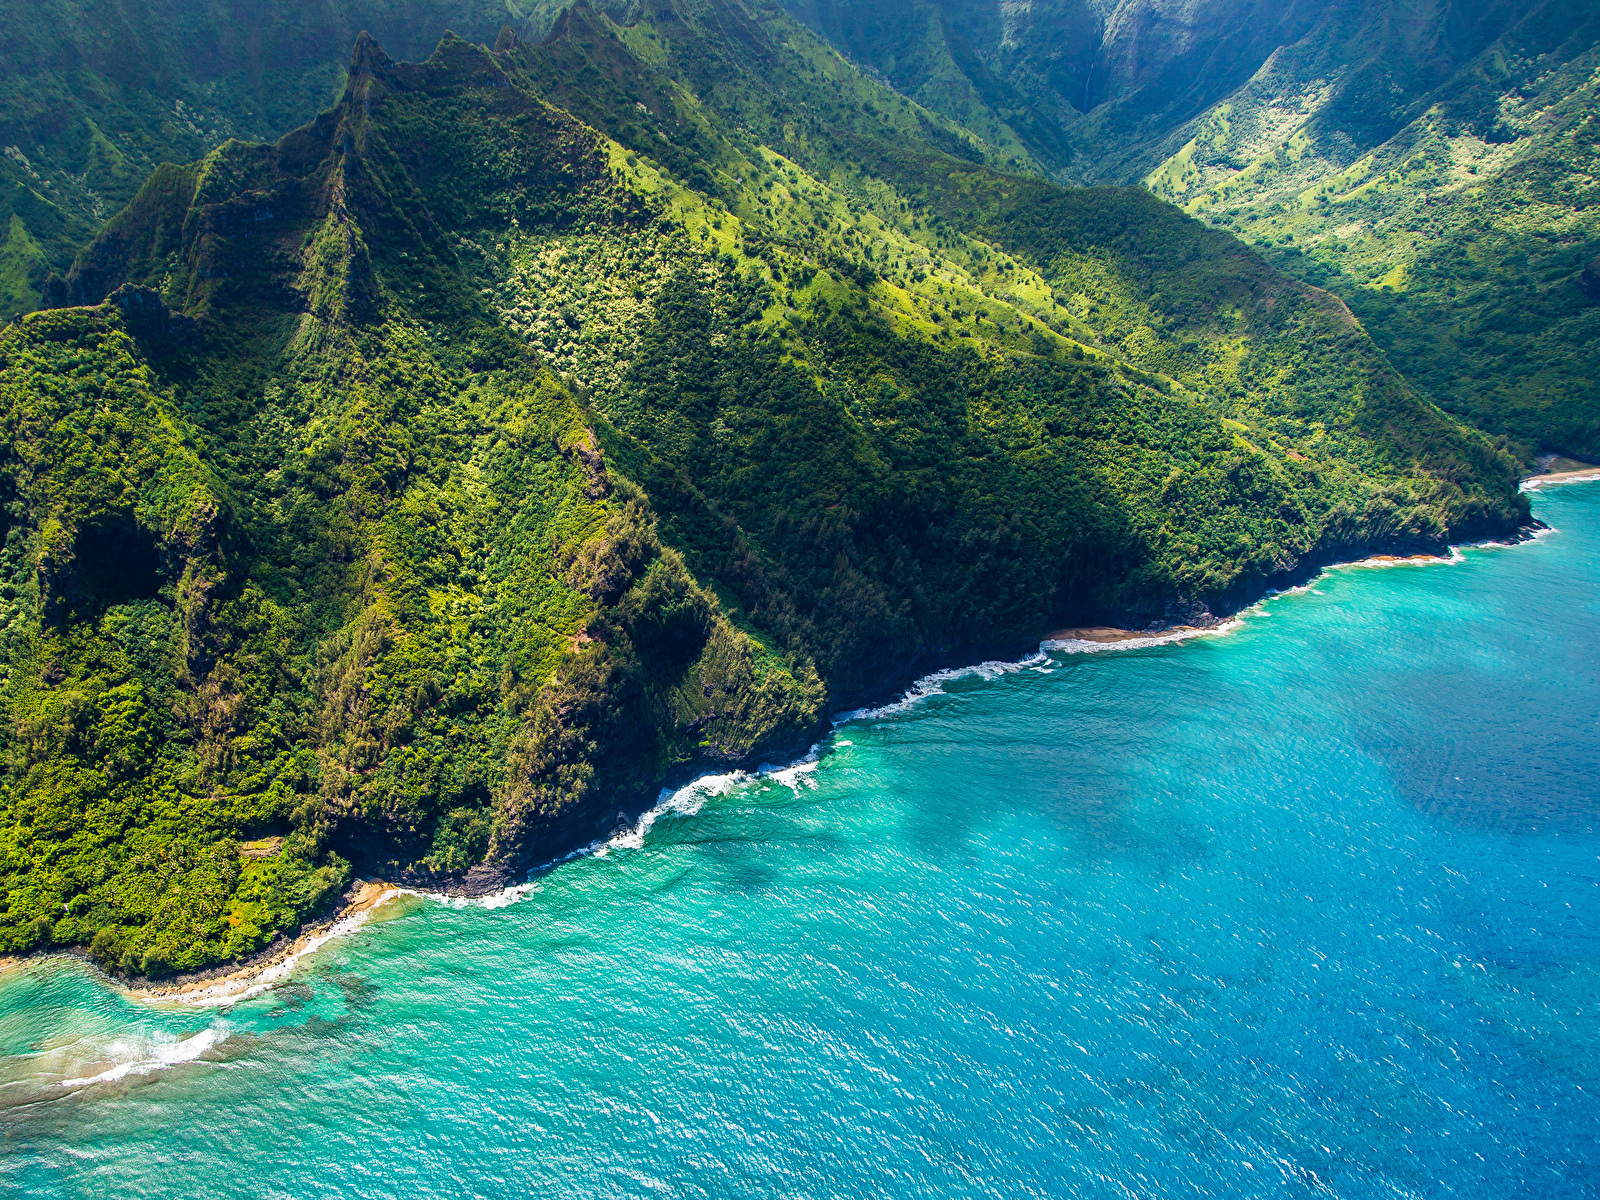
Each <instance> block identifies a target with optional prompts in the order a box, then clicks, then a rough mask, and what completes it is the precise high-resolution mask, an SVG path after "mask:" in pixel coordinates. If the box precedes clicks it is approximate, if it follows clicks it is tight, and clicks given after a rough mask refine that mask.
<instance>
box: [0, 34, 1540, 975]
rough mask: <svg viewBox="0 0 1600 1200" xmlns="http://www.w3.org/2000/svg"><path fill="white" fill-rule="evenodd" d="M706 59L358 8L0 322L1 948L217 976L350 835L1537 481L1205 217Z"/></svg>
mask: <svg viewBox="0 0 1600 1200" xmlns="http://www.w3.org/2000/svg"><path fill="white" fill-rule="evenodd" d="M658 16H659V14H658ZM739 28H740V30H741V31H742V32H741V33H740V36H741V37H748V38H751V39H756V40H757V44H759V45H765V47H766V49H765V50H763V53H764V54H766V55H767V57H766V58H765V59H763V60H761V61H762V64H763V65H762V68H761V69H762V72H763V73H764V74H765V75H766V76H767V77H768V78H769V80H771V81H773V82H772V83H771V88H778V87H784V86H789V83H792V86H793V87H794V88H795V89H796V91H797V93H799V94H800V95H801V96H802V97H804V96H806V95H812V96H816V97H822V96H825V95H834V96H837V95H838V93H839V88H840V83H839V79H840V77H841V73H843V72H846V68H845V67H844V66H843V64H842V63H841V62H840V60H838V59H837V57H836V56H835V57H831V58H829V59H827V61H826V64H825V65H826V71H823V70H822V68H820V67H817V66H816V63H815V62H812V60H810V59H805V58H804V57H803V55H801V52H800V51H794V50H787V51H785V50H783V49H782V48H781V47H775V46H773V45H771V44H767V43H760V42H759V38H760V37H761V36H762V34H761V27H760V26H758V25H754V24H749V25H747V26H740V27H739ZM802 49H804V47H802ZM746 51H748V47H746ZM811 52H812V51H811V50H805V53H806V54H809V53H811ZM786 54H787V55H789V57H787V58H786V57H785V55H786ZM727 55H728V43H727V42H726V41H718V40H716V39H715V38H713V37H712V35H711V34H710V33H709V32H708V31H707V30H706V29H705V27H704V26H703V25H696V24H695V23H694V22H693V21H692V20H690V19H688V18H684V17H683V16H682V14H678V16H676V17H674V19H673V20H672V21H661V20H657V21H656V22H655V23H654V24H647V23H645V22H642V21H641V22H639V23H637V24H635V25H632V26H620V25H616V24H614V23H612V22H611V21H610V20H609V18H605V17H602V16H599V15H596V14H593V13H590V12H588V11H587V10H582V9H580V10H575V11H574V12H573V13H572V14H570V15H569V18H568V19H567V20H565V21H564V22H563V23H562V24H561V25H560V26H559V27H558V29H557V31H556V37H555V38H554V40H552V41H551V42H549V43H548V44H545V45H539V46H534V45H528V44H525V43H522V42H519V41H518V40H517V39H516V38H515V37H513V36H507V37H505V38H503V39H502V41H501V43H500V45H499V46H498V49H497V51H490V50H488V49H485V48H483V47H481V46H475V45H472V44H469V43H467V42H464V41H461V40H458V39H455V38H446V40H445V41H444V42H442V43H441V44H440V46H439V48H438V49H437V50H436V51H435V52H434V54H433V55H432V57H431V58H430V59H429V60H428V61H427V62H426V63H422V64H418V65H409V64H396V63H393V62H391V61H389V59H388V58H387V57H386V56H385V55H384V54H383V52H382V51H381V50H380V49H379V48H378V47H377V45H376V44H375V43H374V42H373V41H371V40H370V39H367V38H363V39H362V40H361V41H360V42H358V44H357V46H356V50H355V54H354V57H353V59H352V62H351V66H350V72H349V81H348V84H347V87H346V89H345V92H344V94H343V98H342V99H341V101H340V103H339V104H338V106H337V107H336V108H334V109H333V110H332V111H330V112H328V113H325V114H324V115H323V116H321V117H319V118H318V119H317V120H316V121H314V122H313V123H312V124H310V125H308V126H306V127H305V128H303V129H300V130H297V131H296V132H294V133H291V134H289V135H288V136H286V137H284V138H283V139H282V140H281V141H279V142H278V143H276V144H275V145H270V146H267V145H254V144H247V143H243V142H238V141H230V142H228V143H226V144H224V145H223V146H222V147H220V148H219V149H218V150H216V151H214V152H213V153H211V154H210V155H208V156H207V157H206V158H205V159H203V160H202V161H200V162H198V163H195V164H192V165H190V166H184V167H177V166H164V167H161V168H159V169H158V170H157V171H156V172H155V173H154V174H153V175H152V176H151V177H150V179H149V181H148V182H147V183H146V184H145V186H144V187H143V189H142V190H141V191H140V193H139V194H138V196H137V197H136V199H135V200H134V201H133V202H132V203H131V204H130V205H129V207H128V208H127V209H126V210H125V211H124V212H122V213H121V214H120V215H119V216H118V217H116V218H115V219H114V220H112V221H111V222H110V223H109V224H108V226H107V227H106V228H105V230H104V231H103V232H102V233H101V234H100V236H99V237H98V238H96V240H95V241H94V242H93V243H92V244H91V245H90V246H88V247H87V248H86V249H85V250H84V251H83V252H82V253H81V254H80V255H79V257H78V259H77V261H76V263H75V264H74V266H73V268H72V270H71V272H70V273H69V274H68V275H66V276H65V277H58V278H56V279H54V280H53V281H52V282H51V285H50V290H51V297H50V298H51V301H52V303H54V304H55V305H57V306H58V307H55V308H53V309H51V310H48V311H43V312H38V313H34V314H32V315H30V316H28V317H26V318H23V319H21V320H20V321H19V322H16V323H13V324H12V325H10V326H8V327H7V328H6V329H5V330H4V332H3V334H0V420H3V421H4V423H5V424H4V428H5V437H4V458H3V460H0V467H3V470H0V487H3V488H4V502H5V505H4V510H3V511H4V513H5V521H6V528H5V541H4V559H3V563H4V569H5V582H4V585H3V592H0V596H3V600H4V605H5V607H4V609H3V613H4V622H5V624H4V639H5V641H4V653H5V662H6V668H7V670H6V675H5V684H4V699H5V705H6V715H7V722H6V726H5V736H6V756H7V757H6V774H5V777H4V793H3V803H4V813H3V827H0V872H3V873H4V882H5V889H6V908H5V910H4V913H3V914H0V946H3V948H5V949H8V950H12V951H18V950H29V949H34V948H38V947H42V946H49V945H71V944H80V945H87V946H88V947H89V948H90V951H91V953H92V954H93V955H94V956H95V957H96V958H97V959H98V960H99V961H101V962H102V963H104V964H106V965H108V966H110V967H112V968H114V969H117V970H120V971H123V972H127V973H133V974H163V973H170V972H171V971H174V970H186V969H193V968H197V967H202V966H206V965H208V964H212V963H218V962H224V961H228V960H232V959H235V958H237V957H239V956H241V955H244V954H247V953H250V952H252V951H254V950H257V949H259V948H261V947H262V946H264V945H266V944H267V943H268V942H269V941H270V940H271V939H272V938H273V937H274V936H275V935H276V934H278V933H279V932H280V931H283V930H286V929H291V928H293V927H294V926H295V925H296V924H297V923H298V922H299V921H301V920H302V919H303V918H304V917H305V916H306V915H308V914H310V913H312V912H314V911H316V910H317V909H318V907H319V906H320V905H324V904H325V903H326V902H327V900H328V898H329V897H330V896H331V895H333V894H335V893H336V892H337V890H338V889H339V888H340V887H341V886H342V885H343V883H344V882H345V881H346V879H347V878H348V876H349V874H350V872H351V871H352V869H359V870H360V871H362V872H370V873H381V874H384V875H386V876H388V877H391V878H406V879H414V880H417V881H421V882H430V883H434V884H445V883H453V884H455V885H458V886H465V887H467V888H474V889H484V888H488V887H490V886H496V885H498V884H499V883H501V882H503V881H504V880H506V879H508V878H511V877H512V876H513V875H514V874H515V873H516V872H517V871H519V870H521V869H523V868H525V867H527V866H530V865H533V864H537V863H540V862H544V861H548V860H549V859H550V858H552V857H554V856H556V855H557V854H559V853H561V852H563V851H565V850H568V849H570V848H572V847H574V846H578V845H581V844H583V843H585V842H587V841H588V840H589V839H591V838H593V837H595V836H598V835H600V834H603V833H605V832H608V831H609V830H611V829H614V828H615V827H616V825H617V823H618V821H619V820H621V819H623V818H624V817H625V816H626V815H628V814H630V813H633V812H636V811H638V809H639V808H640V807H641V806H642V805H643V804H645V803H647V802H648V801H649V799H650V798H651V797H652V796H653V794H654V791H655V789H656V788H658V787H659V786H660V783H661V781H662V780H663V778H664V777H667V776H668V775H669V774H670V773H671V772H672V771H673V770H675V769H676V770H687V769H690V768H691V767H692V766H694V765H696V764H707V765H711V764H725V765H731V764H735V763H743V764H753V763H755V762H758V761H760V760H761V759H762V758H764V757H778V756H781V755H785V754H791V753H793V752H795V751H797V750H799V749H801V748H803V747H804V745H805V744H806V742H807V740H808V739H810V738H811V737H813V736H814V735H815V733H816V731H817V730H818V728H819V727H820V725H821V723H822V721H823V720H824V719H825V717H826V714H827V712H828V711H830V709H831V708H832V707H834V706H838V705H842V704H846V703H849V702H850V701H852V700H853V699H856V698H858V697H861V696H864V695H868V694H871V693H873V692H875V691H878V690H880V689H882V688H883V687H885V686H887V685H890V684H892V683H893V682H894V681H895V680H897V679H899V678H903V677H904V676H905V674H906V673H907V672H909V671H914V670H917V669H919V668H920V667H924V666H927V665H931V664H933V663H935V662H937V661H940V660H948V659H950V658H952V657H964V656H969V655H975V654H979V653H983V652H985V651H987V650H991V649H995V648H1001V649H1008V648H1011V647H1014V646H1017V645H1020V644H1022V643H1024V642H1025V641H1027V640H1028V639H1030V638H1037V636H1038V634H1039V633H1040V632H1041V630H1042V629H1043V628H1044V627H1045V625H1046V622H1047V621H1048V620H1050V619H1051V618H1053V617H1057V616H1071V617H1086V616H1101V617H1111V618H1114V619H1121V620H1138V621H1141V622H1143V621H1149V620H1152V619H1162V618H1165V617H1172V616H1193V615H1196V614H1198V613H1201V612H1203V611H1205V609H1206V608H1207V607H1208V606H1209V607H1210V608H1212V609H1216V610H1221V609H1224V608H1226V607H1227V606H1229V605H1230V604H1235V603H1237V602H1239V601H1240V600H1242V599H1245V598H1247V597H1249V596H1250V595H1252V594H1253V593H1254V591H1256V590H1258V589H1259V588H1260V587H1261V586H1262V585H1263V584H1264V583H1265V582H1267V581H1269V580H1272V579H1274V578H1279V577H1283V576H1286V575H1287V574H1288V573H1292V572H1294V571H1296V570H1300V569H1303V568H1304V567H1305V566H1307V565H1308V564H1313V563H1316V562H1318V561H1325V560H1327V559H1328V558H1331V557H1334V556H1337V555H1341V554H1349V553H1355V552H1359V551H1361V550H1365V549H1372V548H1378V547H1391V548H1412V547H1418V546H1438V545H1440V544H1442V541H1443V539H1445V538H1446V537H1447V536H1450V535H1452V534H1457V535H1459V534H1464V533H1473V532H1485V533H1487V532H1493V531H1501V530H1506V529H1510V528H1512V527H1515V526H1516V525H1517V524H1519V523H1520V522H1522V521H1523V520H1525V519H1526V515H1527V508H1526V505H1525V504H1524V503H1523V502H1522V501H1521V499H1520V498H1519V497H1518V496H1517V494H1516V491H1515V484H1514V469H1513V464H1512V463H1511V462H1510V461H1509V460H1508V459H1506V458H1505V457H1504V456H1503V455H1500V454H1499V453H1497V452H1496V451H1495V450H1494V449H1493V448H1492V447H1491V446H1490V445H1489V443H1488V442H1487V441H1486V440H1485V439H1484V438H1483V437H1482V436H1481V435H1479V434H1476V433H1473V432H1470V431H1467V430H1466V429H1464V428H1462V427H1461V426H1459V425H1457V424H1456V423H1454V422H1453V421H1451V420H1450V419H1449V418H1447V417H1445V416H1444V415H1443V414H1442V413H1440V412H1439V411H1438V410H1437V409H1436V408H1433V407H1432V406H1430V405H1428V404H1426V403H1425V402H1423V401H1421V400H1420V399H1418V398H1417V397H1416V395H1415V394H1414V393H1413V392H1411V390H1410V389H1409V388H1408V387H1407V385H1406V384H1405V382H1404V381H1403V380H1402V379H1400V378H1399V376H1397V375H1396V374H1395V373H1394V372H1393V371H1392V370H1391V369H1390V368H1389V367H1388V365H1387V363H1386V362H1385V361H1384V359H1383V357H1382V356H1381V354H1379V353H1378V352H1377V351H1376V350H1375V349H1374V348H1373V346H1372V345H1371V342H1370V341H1369V340H1368V339H1367V338H1366V335H1365V334H1364V332H1363V331H1362V330H1361V329H1360V327H1359V326H1358V325H1357V324H1356V323H1355V322H1354V320H1353V319H1351V318H1350V316H1349V314H1348V313H1347V312H1346V311H1345V310H1344V309H1343V307H1342V306H1341V305H1339V304H1338V303H1337V302H1335V301H1333V300H1331V299H1330V298H1328V297H1327V296H1325V295H1323V294H1321V293H1318V292H1316V291H1315V290H1313V289H1308V288H1306V287H1304V286H1303V285H1300V284H1296V283H1293V282H1291V281H1289V280H1287V279H1285V278H1284V277H1283V276H1280V275H1278V274H1276V273H1275V272H1273V271H1272V270H1271V269H1270V268H1268V267H1266V266H1265V265H1264V264H1263V263H1261V262H1260V260H1259V259H1256V258H1255V257H1254V256H1253V255H1252V254H1251V253H1250V252H1249V251H1247V250H1245V249H1244V248H1243V247H1241V246H1239V245H1238V244H1237V243H1236V242H1234V241H1232V239H1230V238H1228V237H1227V236H1226V235H1223V234H1220V233H1215V232H1210V231H1207V230H1205V229H1203V228H1202V227H1200V226H1199V225H1197V224H1196V223H1194V222H1192V221H1190V220H1188V219H1187V218H1185V217H1183V216H1182V215H1181V214H1179V213H1177V212H1176V211H1174V210H1172V209H1170V208H1167V207H1165V206H1162V205H1160V204H1159V203H1158V202H1157V201H1155V200H1153V199H1151V198H1149V197H1147V196H1144V195H1142V194H1141V193H1133V192H1118V191H1110V190H1100V191H1093V192H1082V193H1074V192H1062V191H1060V190H1058V189H1055V188H1053V187H1051V186H1049V185H1047V184H1044V183H1041V182H1037V181H1027V180H1023V179H1019V178H1016V177H1012V176H1007V175H1001V174H997V173H996V172H995V171H994V170H993V169H992V168H991V167H990V166H986V165H985V164H984V163H983V162H982V161H981V159H982V157H983V151H982V148H981V146H979V147H977V148H976V149H974V147H973V144H971V143H966V142H962V143H961V144H960V145H954V144H952V145H950V146H941V145H940V142H941V141H942V140H945V139H948V138H950V137H953V136H954V135H953V134H952V133H951V131H950V128H949V127H948V126H947V125H942V124H940V123H939V122H938V121H937V120H935V119H934V118H932V117H930V116H928V115H926V114H922V113H920V112H917V111H915V110H912V109H910V108H906V109H901V108H900V106H899V102H898V101H897V100H895V99H894V98H893V97H892V95H891V94H889V93H886V92H883V91H882V90H880V91H878V92H873V91H871V88H872V87H873V86H875V85H870V84H869V83H868V82H867V81H864V80H861V79H860V77H859V76H849V77H848V78H849V80H850V83H849V86H850V87H851V88H857V89H860V90H859V91H858V92H855V93H851V94H852V95H858V96H866V97H868V99H867V100H865V101H854V102H853V103H856V104H857V107H856V108H855V109H854V110H853V111H855V112H856V113H857V115H858V117H859V122H858V123H857V124H855V125H852V126H851V127H850V128H848V129H847V130H845V131H844V132H843V133H841V132H839V130H838V129H837V128H824V127H823V126H822V125H821V124H809V125H808V124H806V123H805V122H804V121H802V120H800V119H799V118H798V117H797V119H796V120H795V121H791V122H789V123H788V124H787V127H786V126H785V124H784V122H782V121H779V120H777V119H776V116H775V115H774V117H773V120H772V121H771V122H770V123H764V124H763V123H758V121H757V118H758V117H760V116H761V115H762V114H763V113H768V114H769V115H773V114H772V106H774V105H778V104H781V103H785V101H783V100H782V99H781V98H780V97H778V96H777V94H776V92H775V91H773V90H771V89H770V88H769V90H767V91H762V90H761V88H759V87H758V86H757V85H756V84H755V83H754V82H750V83H749V86H748V87H744V88H742V89H741V90H739V91H738V92H737V94H736V95H731V96H725V97H724V99H721V100H719V99H718V95H719V93H718V92H717V89H715V88H714V87H706V88H691V87H689V86H687V85H686V83H685V80H686V79H690V78H692V75H693V72H694V71H696V70H699V71H712V70H719V69H721V68H719V67H718V63H719V62H729V61H734V60H733V59H729V58H728V57H727ZM797 55H801V56H800V58H797V57H796V56H797ZM719 56H722V57H721V58H719ZM742 61H745V62H747V63H748V62H749V61H751V60H750V58H749V57H748V53H746V57H745V58H744V59H742ZM807 64H809V69H808V66H807ZM827 72H833V75H832V76H828V75H827ZM785 73H787V76H786V75H785ZM814 74H815V75H823V76H824V78H821V79H819V80H811V82H809V83H806V84H805V85H804V88H803V87H802V80H808V79H810V77H811V76H812V75H814ZM743 78H746V79H748V72H747V74H746V76H744V77H743ZM786 78H787V80H788V81H789V82H788V83H786ZM805 88H810V89H812V90H811V91H806V90H805ZM724 90H725V91H726V89H724ZM563 96H567V97H568V99H566V100H565V101H564V102H563V101H562V97H563ZM707 97H710V99H707ZM873 97H876V98H875V99H874V98H873ZM788 102H789V103H792V102H793V101H792V100H791V101H788ZM818 102H819V103H820V100H819V101H818ZM869 103H870V104H871V105H872V107H873V109H874V111H873V112H872V113H867V112H866V110H865V105H866V104H869ZM568 106H570V107H571V108H572V109H576V110H580V111H579V115H574V113H573V112H571V111H568ZM763 106H766V107H765V108H763ZM580 116H582V117H583V119H581V120H580V119H579V118H580ZM597 126H598V127H599V128H598V129H597V128H596V127H597ZM786 128H787V132H786ZM918 129H924V130H925V131H926V133H927V136H925V137H924V136H922V135H920V134H918V133H917V130H918ZM601 130H603V131H604V132H601ZM885 131H887V132H885ZM852 145H854V146H855V147H857V149H856V150H852V149H851V146H852ZM861 147H865V149H861ZM953 150H960V151H962V153H959V154H957V153H953V152H952V151H953ZM858 151H859V152H858ZM852 155H854V157H851V156H852Z"/></svg>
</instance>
